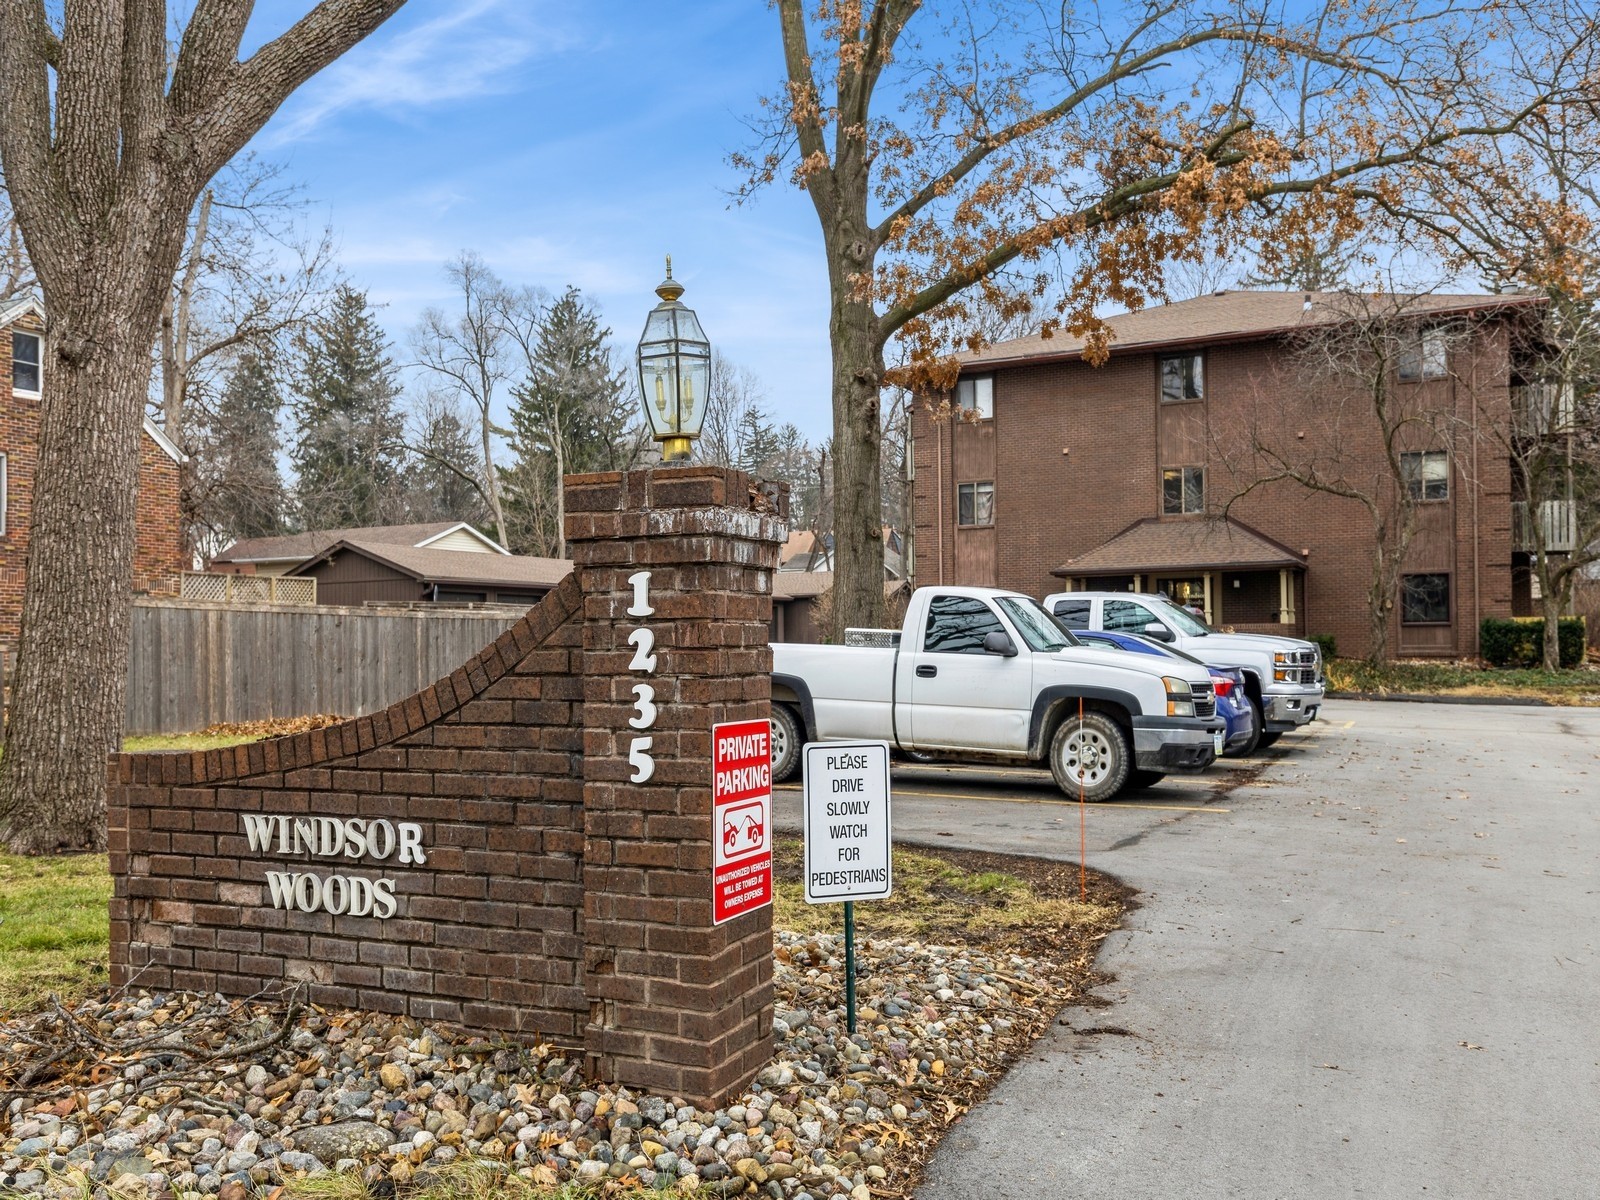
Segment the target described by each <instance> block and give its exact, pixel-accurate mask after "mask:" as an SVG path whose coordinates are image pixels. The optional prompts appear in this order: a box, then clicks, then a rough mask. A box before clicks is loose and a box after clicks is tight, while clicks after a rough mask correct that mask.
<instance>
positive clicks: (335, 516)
mask: <svg viewBox="0 0 1600 1200" xmlns="http://www.w3.org/2000/svg"><path fill="white" fill-rule="evenodd" d="M298 345H299V350H300V356H301V361H300V379H299V382H298V386H297V391H298V393H299V395H298V397H297V399H296V400H295V403H294V417H295V423H296V426H297V430H296V432H297V436H296V440H295V444H294V449H293V452H292V454H291V458H292V459H293V461H294V467H295V472H296V476H297V486H296V493H297V498H298V501H299V510H300V520H301V522H302V524H303V526H304V527H305V528H307V529H337V528H340V527H343V526H350V525H381V524H383V523H384V522H386V521H391V520H394V519H396V518H398V517H401V516H403V515H404V511H405V505H406V497H405V475H404V470H403V465H404V464H403V451H402V430H401V417H400V413H399V410H398V408H397V406H396V398H397V397H398V396H399V394H400V389H399V386H398V385H397V383H396V381H395V372H394V363H393V362H392V361H391V360H390V358H389V354H388V343H387V341H386V340H385V338H384V335H383V330H382V329H381V328H380V327H379V325H378V321H377V317H376V315H375V314H374V313H373V311H372V309H371V307H370V306H369V305H368V303H367V295H366V293H365V292H362V291H360V290H358V289H356V288H354V287H351V286H350V285H349V284H341V285H340V286H339V288H338V290H337V291H336V292H335V293H334V298H333V303H332V305H331V306H330V309H329V311H328V313H327V314H326V315H325V316H323V317H322V318H320V319H319V320H317V321H315V322H314V323H313V324H312V327H311V329H310V330H309V331H308V332H307V333H306V334H305V335H303V336H302V337H301V338H299V339H298Z"/></svg>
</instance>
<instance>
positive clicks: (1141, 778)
mask: <svg viewBox="0 0 1600 1200" xmlns="http://www.w3.org/2000/svg"><path fill="white" fill-rule="evenodd" d="M1166 777H1167V776H1166V773H1165V772H1164V771H1129V772H1128V786H1129V787H1131V788H1147V787H1155V785H1156V784H1158V783H1160V782H1161V781H1162V780H1163V779H1165V778H1166Z"/></svg>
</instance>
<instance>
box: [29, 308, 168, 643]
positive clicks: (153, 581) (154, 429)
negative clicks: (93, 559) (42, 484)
mask: <svg viewBox="0 0 1600 1200" xmlns="http://www.w3.org/2000/svg"><path fill="white" fill-rule="evenodd" d="M0 337H3V339H4V341H3V343H0V344H3V345H4V346H5V347H6V349H7V350H8V351H9V353H7V354H3V355H0V398H4V401H5V403H4V406H3V409H0V649H4V650H5V651H6V653H7V657H8V658H9V657H10V654H11V652H12V651H13V650H14V648H15V645H16V642H17V638H18V636H19V634H20V630H21V623H22V594H23V588H24V586H25V581H26V579H27V563H28V540H29V529H30V525H31V523H32V519H33V491H34V484H35V472H36V469H37V466H38V461H39V402H40V400H41V398H42V397H43V396H44V392H45V389H46V388H48V387H49V386H50V372H49V359H48V356H47V355H46V353H45V350H46V346H47V344H48V337H49V334H48V330H47V328H46V324H45V312H44V306H43V305H41V304H40V303H39V301H37V300H35V299H32V298H29V297H23V298H14V299H11V300H0ZM184 461H185V459H184V455H183V453H182V451H180V450H179V449H178V447H177V446H176V445H175V444H174V443H173V442H172V439H170V438H169V437H167V435H166V434H165V433H164V432H163V431H162V429H161V427H160V426H159V425H157V424H156V423H155V422H154V421H152V420H150V419H149V418H148V417H146V418H145V421H144V435H143V437H142V438H141V439H140V446H139V485H138V500H137V515H138V526H137V529H136V532H135V543H134V559H133V575H134V580H133V583H134V588H135V590H137V591H144V592H159V593H174V592H176V591H177V585H178V577H179V575H180V573H181V572H182V571H183V570H184V569H185V568H186V567H187V566H188V565H189V563H188V561H187V559H186V557H185V554H184V545H183V531H182V527H181V525H180V517H179V503H178V488H179V479H178V468H179V466H180V465H181V464H182V463H183V462H184ZM91 515H92V514H91Z"/></svg>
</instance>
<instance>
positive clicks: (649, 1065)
mask: <svg viewBox="0 0 1600 1200" xmlns="http://www.w3.org/2000/svg"><path fill="white" fill-rule="evenodd" d="M781 503H782V498H780V499H779V501H776V502H775V501H773V500H771V499H769V498H768V497H766V496H765V495H763V494H761V493H760V492H759V491H758V490H757V489H756V488H754V487H752V484H751V480H750V477H749V476H747V475H745V474H743V473H741V472H738V471H730V470H725V469H723V468H719V467H683V468H657V469H654V470H648V471H633V472H628V473H626V474H621V473H607V474H598V475H576V476H569V477H568V479H567V481H566V536H567V541H568V545H569V552H570V553H571V556H572V559H573V562H574V563H575V564H576V568H577V572H578V578H579V583H580V586H581V588H582V592H583V648H584V675H585V679H584V731H583V753H584V779H583V804H584V836H585V844H584V864H583V876H584V941H585V963H584V967H585V980H586V988H587V993H588V998H589V1006H590V1014H589V1023H588V1025H587V1027H586V1029H585V1047H584V1048H585V1051H586V1053H587V1056H588V1066H589V1069H590V1071H591V1072H592V1073H593V1074H594V1075H596V1076H598V1077H599V1078H603V1079H608V1080H612V1081H615V1082H618V1083H623V1084H628V1085H630V1086H634V1087H639V1088H648V1089H651V1090H653V1091H656V1092H658V1093H663V1094H672V1095H677V1096H681V1097H683V1098H684V1099H685V1100H689V1101H691V1102H693V1103H695V1104H700V1105H704V1106H707V1107H711V1106H714V1105H716V1104H718V1103H720V1102H721V1101H723V1100H724V1099H725V1098H726V1097H728V1096H730V1095H733V1094H736V1093H737V1092H739V1091H740V1090H741V1089H742V1088H744V1087H745V1086H746V1085H747V1084H748V1083H749V1082H750V1081H751V1080H752V1078H753V1077H754V1075H755V1073H756V1072H757V1071H758V1070H759V1069H760V1068H761V1066H762V1065H763V1064H764V1063H765V1062H766V1061H767V1059H768V1058H770V1056H771V1054H772V910H771V908H770V907H767V908H761V909H758V910H756V911H753V912H749V913H745V914H742V915H740V916H738V917H736V918H734V919H733V920H731V921H728V922H727V923H725V924H723V925H714V924H713V923H712V904H711V892H712V883H711V879H712V841H711V838H712V829H711V812H712V803H711V758H712V747H711V727H712V725H714V724H716V723H717V722H721V721H736V720H750V719H759V718H763V717H766V716H767V715H768V712H769V709H770V702H771V669H772V652H771V650H770V649H769V648H768V644H767V642H768V627H769V622H770V620H771V615H772V573H773V571H774V570H776V568H777V565H778V552H779V547H780V545H781V542H782V538H783V536H784V526H783V523H782V519H781V516H780V513H779V512H778V511H777V510H778V507H779V504H781ZM643 573H648V576H647V577H645V576H644V574H643Z"/></svg>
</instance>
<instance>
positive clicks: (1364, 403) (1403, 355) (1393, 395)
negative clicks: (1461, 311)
mask: <svg viewBox="0 0 1600 1200" xmlns="http://www.w3.org/2000/svg"><path fill="white" fill-rule="evenodd" d="M1439 307H1440V310H1441V311H1438V312H1435V313H1433V314H1432V315H1430V312H1429V308H1430V306H1429V303H1428V297H1426V296H1419V295H1417V294H1415V293H1396V292H1385V293H1355V292H1347V293H1329V294H1323V295H1319V296H1317V297H1315V303H1314V307H1313V309H1312V310H1310V311H1308V312H1307V314H1306V323H1305V325H1304V326H1303V328H1302V329H1300V330H1299V331H1298V332H1297V333H1295V334H1294V335H1292V336H1291V337H1290V339H1289V347H1288V350H1287V353H1286V356H1285V360H1284V363H1283V366H1282V370H1281V371H1280V372H1279V373H1278V375H1276V376H1271V377H1268V378H1265V379H1261V380H1257V381H1256V383H1255V386H1254V389H1253V395H1252V396H1251V398H1250V401H1249V402H1248V404H1247V406H1246V412H1245V419H1244V420H1243V421H1242V422H1240V423H1239V424H1238V425H1232V424H1230V425H1226V426H1213V430H1212V436H1213V438H1214V439H1215V440H1216V451H1217V458H1218V459H1219V460H1220V462H1221V463H1222V465H1223V466H1224V468H1225V470H1226V472H1227V474H1228V475H1230V476H1231V477H1232V480H1233V484H1232V487H1231V494H1230V492H1229V490H1226V489H1227V488H1228V485H1226V484H1225V485H1224V489H1225V490H1224V491H1223V492H1222V494H1223V495H1224V496H1226V499H1225V500H1224V502H1223V504H1222V511H1223V512H1224V514H1226V513H1227V512H1229V511H1230V510H1231V509H1232V508H1233V506H1234V505H1236V504H1237V503H1238V502H1239V501H1241V500H1243V499H1244V498H1245V497H1246V496H1249V495H1251V494H1253V493H1255V492H1257V491H1260V490H1262V489H1266V488H1271V487H1273V486H1274V485H1277V484H1291V485H1296V486H1298V487H1300V488H1304V489H1306V490H1307V491H1310V492H1314V493H1318V494H1319V495H1321V496H1324V497H1332V498H1335V499H1337V500H1343V501H1347V502H1349V503H1350V504H1353V505H1355V506H1356V507H1357V509H1358V510H1359V511H1361V512H1363V513H1364V514H1365V515H1366V518H1367V520H1368V522H1369V523H1370V526H1371V533H1372V574H1371V577H1370V580H1369V582H1368V586H1367V610H1368V637H1367V658H1368V659H1369V660H1370V661H1371V662H1374V663H1379V662H1382V661H1383V660H1384V659H1386V658H1387V657H1388V656H1389V627H1390V623H1391V619H1392V616H1393V612H1394V606H1395V602H1396V600H1397V599H1398V598H1399V595H1400V590H1401V589H1400V585H1401V576H1402V573H1403V571H1404V568H1405V565H1406V556H1407V555H1408V553H1409V552H1410V550H1411V545H1412V541H1413V539H1414V538H1415V536H1416V533H1417V529H1418V524H1419V516H1420V514H1421V511H1422V505H1423V504H1424V502H1425V501H1426V500H1428V499H1434V498H1438V497H1437V489H1439V488H1440V487H1443V488H1446V489H1447V488H1448V487H1449V486H1450V484H1449V480H1450V478H1451V475H1452V473H1454V474H1455V475H1457V476H1459V475H1460V474H1461V473H1462V471H1463V469H1464V464H1463V463H1461V462H1458V461H1457V456H1456V453H1455V451H1456V445H1457V441H1458V439H1459V437H1460V435H1461V434H1462V432H1463V429H1464V428H1465V421H1464V419H1463V416H1462V413H1461V412H1460V411H1459V410H1458V408H1457V407H1456V406H1455V403H1454V400H1453V397H1454V396H1455V394H1456V391H1457V390H1458V389H1466V388H1468V387H1469V382H1470V381H1469V378H1468V377H1466V376H1464V375H1463V374H1461V373H1460V372H1458V371H1457V370H1456V363H1457V361H1458V355H1460V354H1463V353H1468V354H1470V353H1471V352H1472V349H1473V347H1472V341H1473V333H1474V327H1473V325H1472V323H1471V322H1470V321H1469V320H1467V319H1465V318H1462V317H1460V316H1457V315H1452V314H1451V313H1450V312H1449V311H1448V310H1446V309H1443V306H1439ZM1451 384H1454V385H1455V387H1454V388H1452V387H1451V386H1450V385H1451ZM1472 482H1473V483H1475V482H1476V481H1472Z"/></svg>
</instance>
